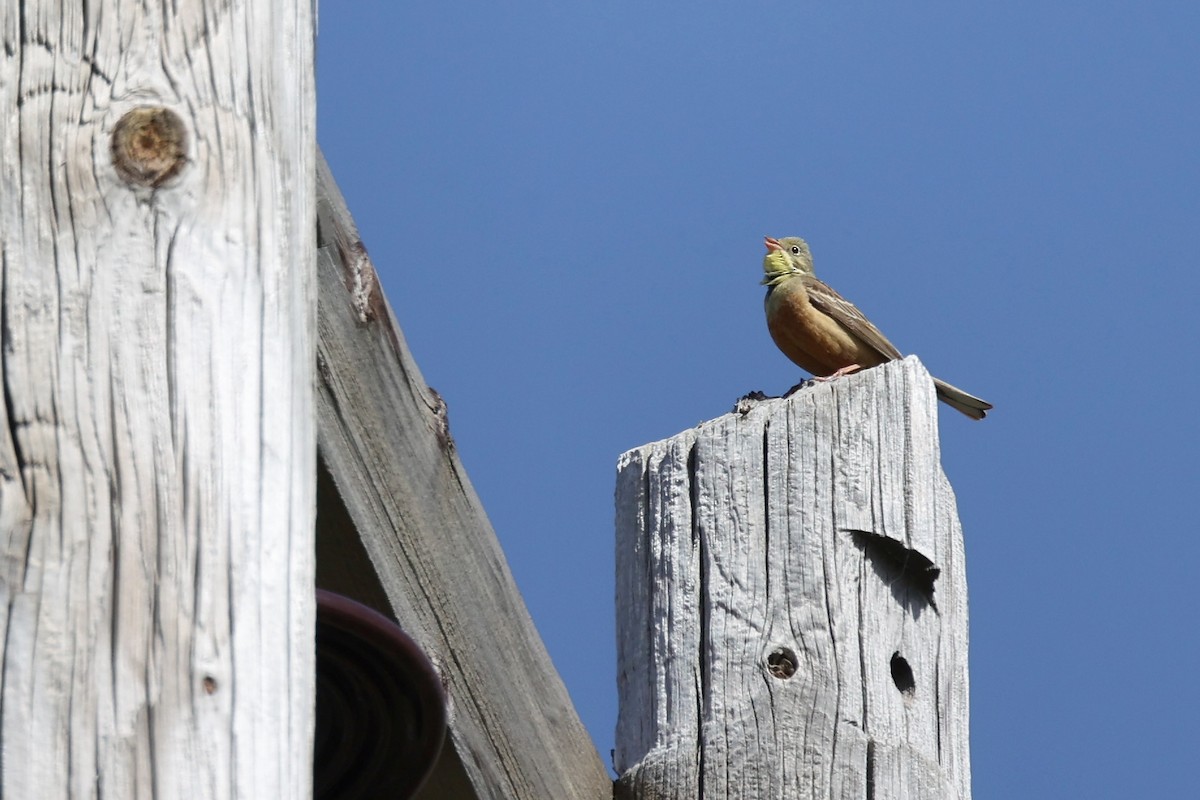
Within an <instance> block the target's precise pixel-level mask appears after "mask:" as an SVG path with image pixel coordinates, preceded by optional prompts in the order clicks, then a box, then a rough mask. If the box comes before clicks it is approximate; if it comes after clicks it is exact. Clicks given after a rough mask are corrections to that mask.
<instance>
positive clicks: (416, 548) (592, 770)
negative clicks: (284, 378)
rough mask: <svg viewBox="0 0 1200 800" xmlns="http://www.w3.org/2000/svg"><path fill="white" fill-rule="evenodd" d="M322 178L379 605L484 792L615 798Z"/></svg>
mask: <svg viewBox="0 0 1200 800" xmlns="http://www.w3.org/2000/svg"><path fill="white" fill-rule="evenodd" d="M318 183H319V186H320V190H319V194H320V200H319V211H318V214H319V221H318V226H319V256H318V261H319V267H318V269H319V276H320V277H319V280H320V304H319V322H318V327H319V344H318V371H319V374H320V382H319V389H318V392H317V409H318V430H319V441H320V452H321V458H322V460H323V462H324V463H325V464H326V466H327V468H328V470H329V474H330V475H331V476H332V479H333V482H334V483H335V484H336V488H337V491H338V492H339V493H340V495H341V499H342V500H343V502H344V505H345V509H346V511H347V512H348V516H349V518H350V519H351V520H352V522H353V525H354V527H356V528H357V531H358V534H357V535H358V536H360V537H361V539H362V543H363V545H364V546H365V549H366V551H367V555H368V557H369V559H370V562H371V564H372V566H373V568H374V571H375V572H376V573H377V575H378V577H379V583H380V585H381V587H382V591H383V594H384V595H386V598H387V602H388V604H389V607H388V608H385V609H381V610H383V611H385V612H387V613H390V614H391V615H392V616H393V617H394V618H395V619H396V620H397V621H398V623H399V624H400V626H401V627H403V628H404V630H405V631H406V632H407V633H408V634H409V635H410V636H412V637H414V638H415V639H416V640H417V641H418V642H419V643H420V645H421V647H422V648H424V650H425V652H426V653H427V654H428V655H429V656H430V657H431V658H432V659H433V661H434V663H435V665H436V666H437V668H438V670H439V672H440V673H441V675H442V678H443V681H444V683H445V686H446V689H447V693H448V694H449V697H450V729H451V730H450V741H449V743H448V745H449V748H450V749H452V751H453V752H454V754H456V755H457V757H458V759H459V760H460V762H461V767H460V769H461V772H462V773H465V779H466V781H467V782H469V784H470V786H471V790H472V791H473V792H474V796H475V797H479V798H505V799H506V800H509V799H512V800H516V799H517V798H546V799H547V800H551V799H553V800H560V799H561V798H572V799H575V798H581V799H584V798H609V797H611V795H612V782H611V780H610V779H609V777H608V775H607V773H606V771H605V769H604V766H603V764H602V763H601V761H600V758H599V756H598V755H597V753H596V750H595V748H594V746H593V745H592V741H591V739H590V738H589V737H588V734H587V732H586V730H585V729H584V727H583V725H582V723H580V721H579V718H578V716H577V715H576V713H575V710H574V707H573V706H572V705H571V700H570V698H569V697H568V696H567V692H566V689H565V688H564V686H563V684H562V680H561V679H560V678H559V676H558V674H557V673H556V672H555V670H554V666H553V664H552V663H551V661H550V658H549V656H548V655H547V653H546V650H545V647H544V646H543V644H542V641H541V639H540V638H539V637H538V634H537V631H536V630H535V628H534V626H533V622H532V620H531V619H530V617H529V613H528V611H527V610H526V608H525V604H524V602H523V601H522V599H521V596H520V593H519V592H518V591H517V587H516V584H515V583H514V581H513V578H512V575H511V573H510V572H509V569H508V565H507V563H506V561H505V559H504V554H503V553H502V552H501V550H500V546H499V543H498V542H497V541H496V536H495V533H494V532H493V530H492V527H491V524H490V523H489V522H488V520H487V516H486V515H485V514H484V511H483V508H482V507H481V505H480V503H479V498H478V497H477V496H476V494H475V491H474V490H473V489H472V488H471V483H470V481H469V480H468V478H467V475H466V473H465V472H464V470H463V467H462V464H461V463H460V461H459V459H458V456H457V454H456V452H455V449H454V442H453V440H452V439H451V437H450V433H449V426H448V423H447V413H446V405H445V403H444V402H443V401H442V399H441V398H440V397H439V396H438V394H437V393H436V392H435V391H433V390H432V389H430V388H429V387H428V386H426V385H425V382H424V380H423V379H422V377H421V373H420V371H419V370H418V369H417V365H416V363H415V362H414V361H413V358H412V356H411V355H410V353H409V351H408V348H407V346H406V344H405V342H404V338H403V335H402V334H401V332H400V328H399V326H398V325H397V324H396V320H395V319H394V317H393V316H392V313H391V309H390V308H389V307H388V305H387V302H386V300H385V299H384V297H383V294H382V292H381V290H380V288H379V282H378V279H377V277H376V275H375V270H374V268H373V266H372V265H371V262H370V259H369V258H368V256H367V254H366V250H365V249H364V248H363V245H362V242H361V241H360V240H359V237H358V233H357V231H356V230H355V227H354V223H353V220H352V219H351V217H350V214H349V211H348V210H347V208H346V206H345V201H344V200H343V198H342V197H341V194H340V193H339V192H338V190H337V186H336V184H335V183H334V181H333V178H332V176H331V175H330V174H329V171H328V167H327V166H326V165H325V164H324V163H322V164H321V166H320V169H319V173H318ZM345 552H347V553H348V554H349V553H350V552H351V550H350V548H346V549H345ZM323 557H324V556H323ZM335 573H336V571H335V570H334V569H332V568H330V570H329V574H330V576H331V577H330V579H331V580H340V581H342V583H341V585H339V586H336V587H334V586H331V587H330V588H335V589H336V590H338V591H342V592H344V593H348V594H351V595H352V596H354V595H356V594H357V596H356V599H359V600H360V601H361V602H365V603H368V604H371V603H372V602H374V603H378V602H379V601H378V591H377V589H375V588H373V587H372V586H371V585H369V584H368V583H362V584H361V585H360V586H358V587H356V586H354V585H351V584H349V582H348V581H347V579H346V578H344V577H343V578H339V577H338V576H337V575H336V574H335ZM360 590H361V591H360ZM436 779H437V776H435V784H434V785H433V786H430V787H427V788H426V790H424V793H423V794H422V797H431V798H432V797H442V796H456V797H458V796H464V795H462V794H460V793H459V792H461V788H460V789H459V790H458V791H455V792H451V791H450V790H448V789H447V790H445V791H443V792H441V793H440V794H439V792H438V790H437V784H436ZM446 780H447V782H448V783H447V784H443V786H445V785H453V781H458V782H459V785H460V786H461V781H462V776H461V775H459V776H458V777H454V776H451V777H450V778H447V779H446Z"/></svg>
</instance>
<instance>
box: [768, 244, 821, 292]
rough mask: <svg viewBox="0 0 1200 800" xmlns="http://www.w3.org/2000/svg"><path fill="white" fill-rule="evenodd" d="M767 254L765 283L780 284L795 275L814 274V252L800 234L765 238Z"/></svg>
mask: <svg viewBox="0 0 1200 800" xmlns="http://www.w3.org/2000/svg"><path fill="white" fill-rule="evenodd" d="M763 242H764V243H765V244H766V245H767V254H766V255H765V256H763V273H764V275H763V279H762V282H763V285H764V286H778V285H779V284H781V283H783V282H784V281H785V280H787V279H788V278H791V277H793V276H795V275H812V274H813V265H812V253H810V252H808V243H807V242H805V241H804V240H803V239H801V238H800V237H798V236H787V237H785V238H783V239H772V238H771V237H770V236H767V237H765V238H764V239H763Z"/></svg>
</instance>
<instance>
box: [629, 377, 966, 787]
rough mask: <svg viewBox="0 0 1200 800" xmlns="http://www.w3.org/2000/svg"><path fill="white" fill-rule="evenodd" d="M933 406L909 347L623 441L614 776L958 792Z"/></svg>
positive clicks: (953, 669) (951, 573)
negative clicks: (630, 444) (881, 361)
mask: <svg viewBox="0 0 1200 800" xmlns="http://www.w3.org/2000/svg"><path fill="white" fill-rule="evenodd" d="M936 407H937V400H936V396H935V394H934V389H933V384H932V382H931V379H930V378H929V375H928V373H927V372H926V371H925V369H924V367H922V366H921V364H920V362H919V361H917V359H915V358H908V359H905V360H903V361H896V362H892V363H889V364H886V365H883V366H880V367H877V368H875V369H871V370H867V371H865V372H864V373H862V374H860V375H852V376H849V377H846V378H842V379H839V380H835V381H832V382H830V383H827V384H820V385H817V386H814V387H811V388H806V389H803V390H801V391H799V392H797V393H796V394H794V395H793V396H792V397H791V398H789V399H786V400H783V399H772V400H764V401H761V402H755V401H743V402H742V403H741V404H739V408H738V410H736V411H735V412H734V413H731V414H728V415H726V416H724V417H721V418H719V419H717V420H713V421H712V422H708V423H704V424H702V425H700V426H699V427H698V428H695V429H693V430H689V431H685V432H683V433H681V434H679V435H678V436H675V437H673V438H671V439H668V440H666V441H662V442H656V443H654V444H649V445H645V446H644V447H640V448H638V449H636V450H631V451H630V452H628V453H626V454H625V455H623V456H622V457H621V459H620V462H619V466H618V486H617V581H618V587H617V596H618V611H617V621H618V648H619V655H618V665H619V691H620V704H621V708H620V718H619V722H618V728H617V754H616V759H617V763H616V766H617V769H618V771H619V772H620V773H621V777H620V778H619V780H618V784H617V785H618V791H617V796H618V797H623V798H637V799H641V798H656V799H657V798H667V797H671V798H695V797H739V798H777V797H830V798H846V799H847V800H849V798H858V799H859V800H861V798H864V797H866V798H878V799H882V798H885V797H921V798H926V797H937V798H958V799H959V800H964V799H965V798H969V797H970V766H969V758H968V737H967V734H968V730H967V710H968V709H967V600H966V579H965V572H964V561H963V541H962V532H961V529H960V526H959V523H958V519H957V515H956V511H955V502H954V494H953V492H952V490H951V488H950V484H949V483H948V482H947V480H946V477H945V475H944V474H943V473H942V470H941V467H940V465H939V462H938V430H937V408H936Z"/></svg>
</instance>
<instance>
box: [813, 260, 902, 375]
mask: <svg viewBox="0 0 1200 800" xmlns="http://www.w3.org/2000/svg"><path fill="white" fill-rule="evenodd" d="M801 278H802V279H803V281H804V289H805V291H807V292H808V300H809V302H810V303H812V304H813V307H814V308H816V309H817V310H818V311H820V312H822V313H824V314H828V315H829V316H830V317H832V318H833V319H834V320H835V321H837V323H838V324H839V325H841V326H842V327H843V328H845V329H846V330H847V331H848V332H849V333H851V334H852V335H853V336H855V337H856V338H857V339H859V341H861V342H862V343H863V344H865V345H867V346H868V347H870V348H872V349H873V350H876V351H877V352H878V353H879V354H880V355H881V356H884V357H885V358H888V359H895V358H900V351H899V350H897V349H896V346H895V345H894V344H892V343H891V342H889V341H888V340H887V337H886V336H884V335H883V334H882V333H880V332H879V329H878V328H876V327H875V326H874V325H872V324H871V320H869V319H867V318H866V317H865V316H863V313H862V312H861V311H859V310H858V309H857V308H855V306H854V304H853V303H851V302H850V301H849V300H847V299H846V298H844V297H842V296H841V295H840V294H838V293H837V292H835V291H834V290H833V289H831V288H829V286H828V285H826V284H825V283H824V282H823V281H820V280H818V279H817V278H814V277H813V276H811V275H803V276H801Z"/></svg>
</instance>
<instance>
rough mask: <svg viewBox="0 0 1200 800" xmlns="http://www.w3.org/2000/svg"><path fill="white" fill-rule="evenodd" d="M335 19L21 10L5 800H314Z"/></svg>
mask: <svg viewBox="0 0 1200 800" xmlns="http://www.w3.org/2000/svg"><path fill="white" fill-rule="evenodd" d="M312 11H313V8H312V3H311V2H310V1H309V0H251V2H243V3H232V4H231V3H226V2H212V1H211V0H210V1H208V2H205V1H204V0H179V2H174V3H142V2H133V1H132V0H111V1H110V2H103V3H61V2H50V0H23V2H5V3H0V40H2V46H0V269H2V270H3V276H2V279H3V294H2V297H0V303H2V314H3V364H2V367H3V382H4V403H3V408H2V409H0V413H2V414H3V416H4V419H3V424H2V425H0V548H2V550H0V553H2V557H3V566H2V569H3V572H2V573H0V606H2V607H3V609H4V613H3V614H0V660H2V668H3V677H2V691H3V707H2V708H3V716H2V719H0V737H2V754H3V756H2V758H3V760H2V764H0V795H3V796H4V797H11V798H14V799H15V798H60V797H71V798H91V797H114V798H117V797H120V798H125V797H171V798H179V797H188V798H231V797H242V798H255V799H256V800H257V799H258V798H302V797H307V796H309V794H310V790H311V789H310V786H311V767H310V762H311V752H312V727H313V708H312V705H313V653H312V649H313V648H312V642H313V624H314V623H313V614H314V601H313V591H312V584H313V540H312V533H311V532H312V529H313V518H314V474H315V439H316V434H315V430H314V423H313V393H312V385H313V382H314V375H313V362H314V357H313V354H314V345H313V338H312V336H313V329H314V325H313V321H314V318H315V294H314V285H313V281H312V279H313V275H314V270H313V264H314V254H313V246H312V245H313V236H312V231H313V228H314V220H315V209H314V199H313V197H314V186H313V176H314V151H315V135H314V128H315V121H314V109H315V99H314V93H315V90H314V82H313V69H312V64H313V57H312V53H313V49H312V45H313V25H314V20H313V18H312ZM138 108H151V109H166V110H167V111H169V112H171V114H166V113H161V114H160V113H158V112H155V113H143V112H137V113H135V115H134V117H131V118H129V119H134V118H136V117H138V116H139V115H140V116H141V117H142V119H141V122H142V123H145V124H143V125H142V126H141V127H138V126H133V127H129V128H127V129H126V133H127V134H129V135H127V136H125V137H124V139H123V143H122V144H120V145H119V146H118V148H117V152H114V149H113V145H112V143H111V139H112V134H113V132H114V130H116V129H117V127H118V121H119V120H121V119H122V118H123V117H124V116H125V115H126V114H127V112H131V111H135V109H138ZM172 114H173V117H172ZM172 119H174V120H177V121H178V122H179V124H180V125H181V130H182V138H178V139H176V138H173V137H174V134H173V133H172V132H171V131H172V129H171V127H170V125H171V124H172V123H171V122H170V121H171V120H172ZM164 120H165V122H164ZM160 122H161V123H163V124H162V125H160V126H158V127H156V125H158V123H160ZM147 126H149V127H147ZM177 132H178V131H177ZM180 153H182V159H183V160H180V158H179V154H180ZM116 156H119V157H120V158H121V163H120V164H117V163H115V162H114V158H115V157H116Z"/></svg>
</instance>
